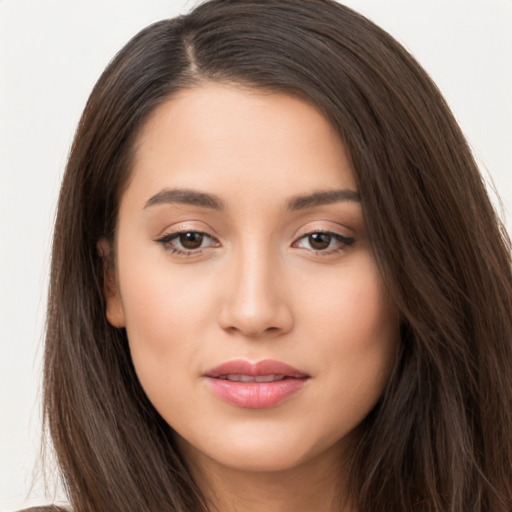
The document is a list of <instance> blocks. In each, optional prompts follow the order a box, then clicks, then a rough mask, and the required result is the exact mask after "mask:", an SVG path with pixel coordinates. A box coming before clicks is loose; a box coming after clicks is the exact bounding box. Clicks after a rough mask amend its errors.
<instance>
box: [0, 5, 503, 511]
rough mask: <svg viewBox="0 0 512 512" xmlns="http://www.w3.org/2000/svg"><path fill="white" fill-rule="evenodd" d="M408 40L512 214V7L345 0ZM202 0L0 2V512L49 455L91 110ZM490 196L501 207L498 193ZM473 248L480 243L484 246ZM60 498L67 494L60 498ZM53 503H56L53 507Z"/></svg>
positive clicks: (19, 502) (20, 501) (12, 506)
mask: <svg viewBox="0 0 512 512" xmlns="http://www.w3.org/2000/svg"><path fill="white" fill-rule="evenodd" d="M345 3H346V4H347V5H349V6H351V7H353V8H355V9H356V10H358V11H360V12H362V13H363V14H365V15H366V16H368V17H369V18H370V19H372V20H374V21H376V22H377V23H378V24H380V25H381V26H382V27H383V28H385V29H386V30H388V31H389V32H390V33H391V34H392V35H394V36H395V37H396V38H397V39H398V40H399V41H400V42H402V43H403V44H404V45H405V46H406V47H407V48H408V49H409V50H410V51H411V53H412V54H413V55H415V56H416V58H417V59H418V60H419V61H420V63H421V64H422V65H423V66H424V67H425V68H426V70H427V71H428V72H429V73H430V75H431V76H432V77H433V79H434V80H435V81H436V83H437V84H438V86H439V87H440V89H441V91H442V92H443V94H444V95H445V97H446V99H447V101H448V103H449V105H450V106H451V107H452V109H453V111H454V113H455V116H456V118H457V119H458V121H459V123H460V125H461V126H462V129H463V131H464V132H465V134H466V136H467V137H468V139H469V141H470V144H471V147H472V148H473V151H474V154H475V156H476V158H477V161H478V163H479V165H480V167H481V169H482V172H483V173H484V175H485V176H486V177H487V179H488V180H489V181H490V180H491V179H492V180H494V183H495V187H496V189H497V190H498V191H499V193H500V195H501V197H502V200H503V203H504V207H505V209H506V210H508V212H509V213H508V225H509V227H510V225H511V223H510V212H511V211H512V179H511V177H510V171H511V164H512V150H511V146H512V92H511V91H512V0H485V1H483V0H415V1H414V2H413V1H411V0H402V1H400V0H347V1H346V2H345ZM195 4H196V2H195V1H193V0H188V1H185V0H165V1H164V0H124V1H120V0H116V1H113V0H86V1H85V0H83V1H82V0H46V1H44V0H1V1H0V510H2V511H3V512H8V511H11V510H16V509H18V508H21V507H26V506H29V505H31V504H35V503H41V502H42V501H45V500H44V496H43V492H42V487H41V485H40V484H37V485H36V486H35V487H34V489H33V496H32V497H31V498H30V499H29V498H27V496H26V495H27V493H28V491H29V489H30V486H31V481H32V472H33V467H34V465H35V461H36V457H37V454H38V451H39V442H40V441H39V436H40V429H39V424H40V410H39V409H40V403H39V399H40V387H41V386H40V366H41V352H42V331H43V327H44V311H45V304H46V298H45V296H46V287H47V283H48V268H49V253H50V241H51V233H52V223H53V219H54V215H55V206H56V200H57V194H58V190H59V183H60V180H61V176H62V173H63V170H64V167H65V163H66V157H67V154H68V151H69V147H70V144H71V141H72V138H73V133H74V130H75V126H76V124H77V122H78V119H79V116H80V113H81V110H82V109H83V107H84V104H85V101H86V99H87V96H88V94H89V92H90V91H91V89H92V87H93V85H94V83H95V81H96V80H97V78H98V77H99V75H100V73H101V71H102V70H103V68H104V67H105V66H106V64H107V63H108V62H109V61H110V59H111V58H112V57H113V56H114V54H115V53H116V52H117V51H118V50H119V49H120V48H121V47H122V46H123V45H124V44H125V43H126V42H127V41H128V39H129V38H130V37H132V36H133V35H134V34H135V33H136V32H138V31H139V30H140V29H141V28H143V27H144V26H146V25H148V24H149V23H151V22H153V21H156V20H159V19H162V18H166V17H172V16H175V15H176V14H178V13H180V12H186V11H187V10H189V9H190V8H191V7H193V5H195ZM494 200H496V198H495V197H494ZM475 243H477V241H475ZM57 497H58V495H57ZM50 499H51V497H50Z"/></svg>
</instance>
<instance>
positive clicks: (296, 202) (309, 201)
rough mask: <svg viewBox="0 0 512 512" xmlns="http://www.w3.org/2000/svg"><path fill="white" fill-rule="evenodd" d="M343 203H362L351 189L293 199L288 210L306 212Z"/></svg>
mask: <svg viewBox="0 0 512 512" xmlns="http://www.w3.org/2000/svg"><path fill="white" fill-rule="evenodd" d="M341 201H349V202H353V203H360V202H361V197H360V196H359V194H358V193H357V192H356V191H355V190H350V189H340V190H325V191H320V192H313V193H312V194H306V195H303V196H296V197H292V198H291V199H290V200H289V201H288V205H287V208H288V210H290V211H296V210H304V209H306V208H313V207H315V206H323V205H326V204H333V203H339V202H341Z"/></svg>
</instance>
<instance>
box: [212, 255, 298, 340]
mask: <svg viewBox="0 0 512 512" xmlns="http://www.w3.org/2000/svg"><path fill="white" fill-rule="evenodd" d="M232 263H233V264H232V265H230V271H229V275H228V277H227V279H226V281H225V283H223V286H224V291H223V292H222V296H223V300H222V304H221V308H220V311H219V318H218V321H219V325H220V327H221V328H222V329H224V330H226V331H228V332H230V333H238V334H240V335H244V336H247V337H252V338H256V337H271V336H279V335H282V334H285V333H287V332H289V331H290V330H291V329H292V327H293V323H294V319H293V314H292V309H291V307H290V306H291V305H290V302H289V299H290V297H289V296H288V294H287V290H286V286H284V283H283V282H282V279H280V274H281V273H280V271H279V264H277V262H276V261H272V258H271V257H270V255H268V254H264V251H245V252H244V253H242V254H240V255H239V257H238V258H237V259H236V261H234V262H232ZM281 277H282V274H281Z"/></svg>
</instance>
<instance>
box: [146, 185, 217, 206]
mask: <svg viewBox="0 0 512 512" xmlns="http://www.w3.org/2000/svg"><path fill="white" fill-rule="evenodd" d="M173 203H178V204H191V205H194V206H203V207H204V208H212V209H214V210H224V209H225V206H224V203H223V202H222V201H221V200H220V199H219V198H218V197H216V196H214V195H212V194H206V193H205V192H198V191H196V190H189V189H181V188H175V189H168V188H165V189H163V190H161V191H160V192H158V194H155V195H154V196H152V197H150V198H149V199H148V200H147V201H146V204H145V205H144V208H149V207H150V206H154V205H157V204H173Z"/></svg>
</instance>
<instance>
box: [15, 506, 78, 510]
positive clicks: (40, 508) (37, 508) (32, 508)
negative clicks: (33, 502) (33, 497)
mask: <svg viewBox="0 0 512 512" xmlns="http://www.w3.org/2000/svg"><path fill="white" fill-rule="evenodd" d="M18 512H72V511H71V509H70V508H62V507H57V506H56V505H45V506H44V507H30V508H25V509H23V510H19V511H18Z"/></svg>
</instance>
